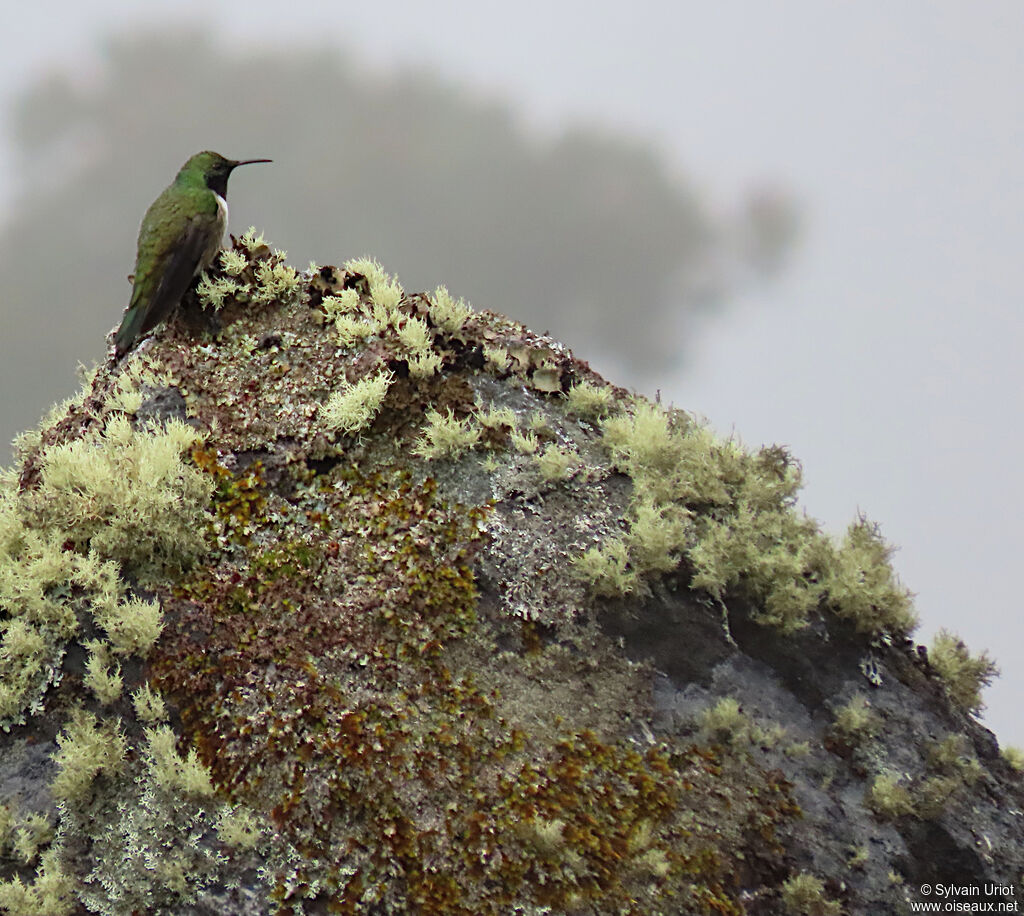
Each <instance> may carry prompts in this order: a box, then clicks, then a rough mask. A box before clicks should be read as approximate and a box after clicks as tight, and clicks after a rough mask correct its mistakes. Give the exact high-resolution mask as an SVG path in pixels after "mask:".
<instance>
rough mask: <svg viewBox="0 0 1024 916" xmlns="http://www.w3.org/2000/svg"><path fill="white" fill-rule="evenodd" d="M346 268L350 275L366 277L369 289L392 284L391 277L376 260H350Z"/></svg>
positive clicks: (367, 258)
mask: <svg viewBox="0 0 1024 916" xmlns="http://www.w3.org/2000/svg"><path fill="white" fill-rule="evenodd" d="M344 267H345V270H346V271H348V272H349V273H352V274H359V275H361V276H363V277H365V278H366V283H367V286H368V287H370V286H385V285H387V284H389V283H390V282H391V277H389V276H388V275H387V273H385V271H384V268H383V267H381V265H380V263H379V262H378V261H377V260H376V258H370V257H362V258H350V259H349V260H347V261H346V262H345V265H344Z"/></svg>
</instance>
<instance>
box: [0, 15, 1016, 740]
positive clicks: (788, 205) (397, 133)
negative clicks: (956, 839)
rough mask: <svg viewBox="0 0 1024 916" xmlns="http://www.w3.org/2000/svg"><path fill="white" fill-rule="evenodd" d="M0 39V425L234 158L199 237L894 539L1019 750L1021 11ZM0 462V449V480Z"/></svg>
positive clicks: (269, 25) (119, 26)
mask: <svg viewBox="0 0 1024 916" xmlns="http://www.w3.org/2000/svg"><path fill="white" fill-rule="evenodd" d="M7 18H8V20H9V21H8V22H7V28H6V31H5V34H4V36H3V37H2V38H0V47H2V50H3V53H2V54H0V76H2V79H0V319H2V322H3V329H4V330H3V334H2V338H0V339H2V345H0V346H2V350H0V436H2V438H3V440H4V441H9V440H10V439H11V438H12V437H13V436H14V435H15V434H16V433H17V432H19V431H20V430H22V429H24V428H26V427H30V426H34V425H35V424H36V423H37V422H38V420H39V417H40V415H41V414H42V413H43V412H44V411H45V409H46V408H47V407H48V406H49V405H50V404H51V403H52V402H53V401H55V400H57V399H60V398H63V397H66V396H68V395H70V394H72V393H73V392H74V391H75V390H77V387H78V381H77V379H76V376H75V366H76V364H77V363H79V362H83V363H86V364H90V363H92V362H94V361H97V360H99V359H101V358H102V357H103V355H104V336H105V335H106V334H107V332H108V331H109V330H110V329H111V328H112V327H113V326H114V325H115V324H117V323H118V322H119V320H120V316H121V311H122V309H123V308H124V306H125V304H126V302H127V299H128V295H129V293H130V285H129V283H128V281H127V279H126V277H127V275H128V274H129V273H130V272H131V270H132V267H133V265H134V256H135V237H136V233H137V231H138V223H139V220H140V219H141V216H142V214H143V212H144V211H145V209H146V207H147V206H148V205H149V203H150V202H151V201H152V200H153V199H154V198H155V197H156V195H157V194H158V193H159V192H160V190H162V189H163V187H164V186H166V185H167V184H168V183H169V182H170V180H171V179H172V178H173V176H174V173H175V172H176V170H177V169H178V168H179V167H180V165H181V164H182V163H183V162H184V160H185V159H186V158H188V156H189V155H191V154H192V153H194V152H196V151H198V150H200V149H215V150H217V151H219V152H221V153H223V154H224V155H226V156H229V157H233V158H252V157H269V158H272V159H274V160H275V162H274V164H273V165H268V166H261V167H259V168H258V169H256V168H253V169H243V170H242V171H241V172H238V173H236V174H235V176H233V178H232V180H231V186H230V189H229V195H228V197H229V202H230V204H231V231H234V232H236V233H238V232H242V231H244V230H245V229H246V228H247V227H248V226H249V225H256V226H257V228H259V229H260V230H262V231H263V232H264V233H265V234H266V237H267V239H268V241H269V242H270V243H271V244H273V245H275V246H276V247H279V248H282V249H285V250H287V251H288V253H289V259H290V261H291V262H292V263H293V264H294V265H295V266H296V267H298V268H300V269H302V268H303V267H304V266H305V265H306V263H307V262H308V261H309V260H311V259H312V260H315V261H317V262H318V263H321V264H323V263H340V262H342V261H344V260H346V259H348V258H350V257H355V256H359V255H363V254H370V255H373V256H374V257H377V258H378V259H379V260H380V261H381V262H382V263H383V264H384V266H385V268H386V269H387V270H388V271H389V272H392V273H396V274H397V275H398V276H399V278H400V279H401V281H402V282H403V284H404V285H405V287H406V289H410V290H417V289H426V288H433V287H434V286H436V285H437V284H439V283H444V284H446V285H447V286H448V287H449V288H450V289H451V290H452V291H453V292H454V293H456V294H457V295H461V296H465V297H466V298H467V299H469V300H470V301H471V302H472V303H473V304H474V306H475V307H477V308H491V309H495V310H497V311H502V312H505V313H507V314H509V315H510V316H512V317H513V318H516V319H519V320H522V321H524V322H525V323H527V324H530V325H532V326H534V327H536V328H537V329H538V330H551V331H552V332H553V333H555V334H556V335H557V336H559V337H560V338H561V339H563V340H564V341H565V342H566V343H567V344H569V345H570V346H571V347H572V348H573V349H574V350H575V351H576V353H577V354H578V355H580V356H581V357H583V358H584V359H588V360H590V362H591V363H592V365H594V367H595V368H596V369H598V370H599V371H601V372H602V373H603V374H605V375H606V377H608V378H609V380H611V381H613V382H615V383H617V384H623V385H627V386H632V387H635V388H637V389H639V390H642V391H644V392H645V393H648V394H654V393H655V392H656V391H658V392H660V394H661V398H662V400H663V401H664V402H672V403H674V404H675V405H676V406H678V407H681V408H684V409H686V410H689V411H692V412H694V413H697V414H699V415H702V416H704V417H707V418H708V420H709V421H710V422H711V424H712V425H713V426H714V428H715V429H716V430H718V431H719V432H720V433H722V434H724V435H728V434H730V433H734V434H736V435H738V436H739V437H740V438H741V439H742V441H744V442H745V443H746V444H747V445H749V446H752V447H756V446H759V445H761V444H767V443H772V442H778V443H780V444H784V445H786V446H788V447H789V448H790V449H791V450H792V451H793V453H794V454H795V455H796V456H797V457H798V458H799V459H801V461H802V462H803V465H804V470H805V480H806V486H805V490H804V493H803V497H802V500H801V502H802V505H803V507H804V509H805V510H806V511H807V512H808V513H809V514H810V515H812V516H814V517H816V518H818V519H820V520H821V521H822V523H823V524H824V525H825V527H826V528H827V529H828V530H830V531H832V532H833V533H835V534H840V533H841V532H842V531H843V530H844V529H845V527H846V525H847V524H848V523H849V522H850V521H851V520H852V519H853V518H854V517H855V515H856V514H857V513H858V512H864V513H866V514H867V515H868V516H869V517H870V518H871V519H872V520H874V521H877V522H879V523H880V524H881V526H882V530H883V533H884V534H885V535H886V537H887V538H888V539H889V540H890V541H891V542H893V543H894V544H896V545H898V546H899V547H900V551H899V552H898V553H897V554H896V556H895V558H894V563H895V566H896V569H897V570H898V572H899V573H900V576H901V578H902V579H903V581H904V582H905V583H906V584H907V585H908V586H909V587H910V588H911V589H912V590H913V591H914V592H916V593H917V601H916V605H917V610H918V613H919V615H920V617H921V628H920V629H919V631H918V632H917V634H916V635H917V639H918V640H919V641H921V642H925V643H927V642H929V641H930V638H931V635H932V634H933V633H934V632H935V630H937V629H938V628H940V627H947V628H950V629H952V630H954V631H955V632H957V633H958V634H960V635H961V636H962V637H963V638H964V639H965V640H966V642H967V643H968V645H969V646H970V647H971V648H972V649H973V650H974V651H980V650H982V649H986V648H987V649H988V650H989V651H990V653H991V654H992V655H993V656H994V658H995V659H996V660H997V662H998V663H999V664H1000V666H1001V667H1002V669H1003V674H1002V677H1001V678H1000V679H999V680H998V681H997V682H996V683H995V684H994V685H993V687H991V688H990V689H989V690H988V691H987V693H986V699H987V701H988V705H989V708H988V710H987V712H986V716H985V720H986V722H987V724H989V726H990V727H992V728H993V729H994V730H995V731H996V733H997V734H998V735H999V737H1000V739H1001V741H1003V742H1004V743H1015V744H1024V723H1022V720H1021V717H1020V715H1019V714H1018V705H1019V699H1018V698H1019V697H1020V695H1021V694H1022V693H1024V673H1022V662H1024V642H1022V635H1024V633H1022V629H1024V626H1022V624H1021V621H1020V613H1019V610H1018V606H1017V594H1016V591H1017V588H1016V586H1017V582H1016V579H1017V569H1018V567H1019V564H1020V562H1021V561H1020V556H1021V554H1022V549H1024V535H1022V534H1021V530H1020V526H1019V524H1018V519H1019V518H1020V517H1021V515H1022V509H1024V486H1022V483H1021V475H1020V474H1019V472H1018V464H1019V461H1020V458H1019V455H1020V452H1021V434H1020V432H1019V431H1018V430H1017V428H1016V418H1017V417H1019V416H1020V413H1021V410H1020V407H1021V391H1022V384H1021V383H1022V381H1024V378H1022V376H1024V369H1022V363H1021V359H1020V353H1021V351H1022V344H1024V328H1022V320H1021V312H1020V307H1019V301H1020V289H1021V288H1022V281H1024V260H1022V259H1021V257H1020V254H1019V249H1020V247H1021V242H1022V237H1024V181H1022V176H1021V169H1022V158H1021V150H1022V149H1024V144H1022V141H1024V117H1022V116H1024V96H1022V94H1021V92H1020V87H1021V85H1022V84H1024V81H1022V77H1024V7H1021V6H1020V4H1019V3H1017V2H1015V0H1014V2H1011V0H998V2H996V0H992V2H982V3H979V4H975V5H972V6H971V7H970V8H967V7H965V6H964V5H963V4H962V3H954V2H950V0H930V2H924V0H910V2H905V3H902V4H899V5H898V6H896V7H894V6H893V5H890V4H883V3H880V2H868V3H862V4H856V5H854V4H820V3H816V2H813V0H787V2H768V3H760V4H753V3H749V2H738V0H722V2H718V3H715V4H693V3H685V2H684V3H680V2H668V0H663V2H653V0H646V2H634V3H631V4H629V5H628V8H627V5H625V4H619V3H611V2H604V0H601V2H589V3H582V2H570V0H561V2H559V0H554V2H551V0H549V2H545V3H539V2H534V0H524V2H520V3H518V4H516V5H515V6H514V7H504V6H503V7H501V8H499V7H497V5H493V6H492V5H487V4H480V3H471V2H468V0H438V2H434V3H431V4H417V3H414V2H412V0H379V2H376V3H374V4H364V3H360V4H356V3H350V2H339V3H334V4H330V5H327V4H319V3H312V2H306V0H292V2H290V3H289V4H287V5H286V6H284V7H282V6H281V5H280V4H272V3H269V2H266V0H248V2H246V3H244V4H243V3H241V2H222V3H209V2H204V3H194V2H174V3H171V2H169V0H154V2H151V3H148V4H146V5H145V6H144V7H143V6H142V5H140V4H136V3H133V2H130V0H95V2H91V3H89V4H71V3H46V2H41V3H38V4H35V5H33V6H31V7H29V8H25V9H20V10H19V11H18V12H17V13H16V14H10V15H9V16H8V17H7ZM8 456H9V453H5V454H4V457H3V460H4V461H7V460H9V458H8Z"/></svg>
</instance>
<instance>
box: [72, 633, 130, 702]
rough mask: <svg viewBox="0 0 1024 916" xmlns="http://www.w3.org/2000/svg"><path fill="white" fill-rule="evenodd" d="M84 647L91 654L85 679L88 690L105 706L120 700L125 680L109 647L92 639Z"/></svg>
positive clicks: (88, 658) (87, 662)
mask: <svg viewBox="0 0 1024 916" xmlns="http://www.w3.org/2000/svg"><path fill="white" fill-rule="evenodd" d="M82 646H83V648H84V649H85V650H86V651H87V652H88V653H89V654H88V657H87V659H86V662H85V676H84V678H83V683H84V684H85V686H86V688H88V689H89V690H91V691H92V692H93V693H94V694H96V698H97V699H98V700H99V701H100V702H101V703H103V704H105V705H109V704H111V703H113V702H114V701H115V700H118V699H120V697H121V693H122V691H123V690H124V678H123V677H121V670H120V667H119V666H117V665H115V664H114V663H113V661H112V659H111V657H110V651H109V649H108V647H107V645H106V644H105V643H104V642H103V641H102V640H99V639H90V640H86V641H85V642H84V643H83V644H82Z"/></svg>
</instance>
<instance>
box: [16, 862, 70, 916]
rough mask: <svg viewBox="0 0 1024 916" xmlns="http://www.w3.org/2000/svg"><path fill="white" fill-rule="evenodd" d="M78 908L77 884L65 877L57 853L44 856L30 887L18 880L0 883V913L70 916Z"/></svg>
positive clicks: (27, 915) (19, 915)
mask: <svg viewBox="0 0 1024 916" xmlns="http://www.w3.org/2000/svg"><path fill="white" fill-rule="evenodd" d="M77 908H78V900H77V899H76V897H75V882H74V880H73V879H72V878H71V877H70V876H69V875H67V874H65V873H64V871H63V868H62V866H61V860H60V852H59V851H58V850H53V849H51V850H47V851H46V852H44V853H43V854H42V856H41V860H40V865H39V868H38V869H37V871H36V878H35V881H33V882H32V883H31V884H24V883H22V881H21V879H20V878H18V877H14V878H12V879H11V880H10V881H0V911H3V912H4V913H8V914H10V916H68V914H70V913H73V912H74V911H75V910H76V909H77Z"/></svg>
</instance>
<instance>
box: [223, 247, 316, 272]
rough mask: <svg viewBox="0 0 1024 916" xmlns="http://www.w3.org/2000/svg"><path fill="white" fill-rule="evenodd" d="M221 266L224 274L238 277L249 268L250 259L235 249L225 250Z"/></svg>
mask: <svg viewBox="0 0 1024 916" xmlns="http://www.w3.org/2000/svg"><path fill="white" fill-rule="evenodd" d="M220 266H221V269H222V270H223V271H224V273H226V274H229V275H230V276H232V277H238V276H240V275H241V274H242V272H243V271H244V270H245V269H246V268H247V267H248V266H249V259H248V258H247V257H246V256H245V255H244V254H242V252H240V251H236V250H235V249H234V248H225V249H224V250H223V251H221V253H220ZM310 266H311V267H312V266H313V265H310Z"/></svg>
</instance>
